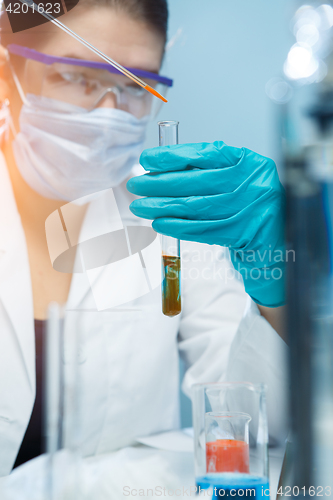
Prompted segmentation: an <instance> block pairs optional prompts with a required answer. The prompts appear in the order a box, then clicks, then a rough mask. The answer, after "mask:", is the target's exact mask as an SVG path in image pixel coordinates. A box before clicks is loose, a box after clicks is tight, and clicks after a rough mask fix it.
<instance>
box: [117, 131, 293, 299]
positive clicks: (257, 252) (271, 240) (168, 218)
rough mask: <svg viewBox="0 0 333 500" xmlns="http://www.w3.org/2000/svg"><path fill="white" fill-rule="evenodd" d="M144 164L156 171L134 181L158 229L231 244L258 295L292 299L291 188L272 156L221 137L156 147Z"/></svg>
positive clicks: (141, 210)
mask: <svg viewBox="0 0 333 500" xmlns="http://www.w3.org/2000/svg"><path fill="white" fill-rule="evenodd" d="M140 163H141V164H142V166H143V167H144V168H145V169H146V170H148V171H149V172H150V173H149V174H146V175H142V176H139V177H134V178H132V179H130V180H129V181H128V183H127V188H128V190H129V191H130V192H131V193H134V194H137V195H140V196H147V198H141V199H138V200H135V201H134V202H133V203H132V204H131V205H130V209H131V211H132V212H133V214H135V215H137V216H139V217H143V218H145V219H155V220H154V222H153V228H154V229H155V231H157V232H158V233H162V234H166V235H168V236H173V237H174V238H178V239H180V240H190V241H198V242H201V243H209V244H211V245H212V244H216V245H222V246H226V247H229V249H230V255H231V259H232V262H233V265H234V267H235V269H237V271H239V272H240V273H241V275H242V276H243V280H244V285H245V289H246V291H247V293H248V294H249V295H250V296H251V297H252V298H253V300H254V301H255V302H257V303H258V304H260V305H264V306H268V307H277V306H280V305H283V304H284V301H285V293H284V279H283V278H284V268H285V252H284V209H285V193H284V189H283V187H282V185H281V183H280V180H279V176H278V173H277V170H276V167H275V164H274V162H273V161H272V160H270V159H269V158H265V157H264V156H260V155H258V154H256V153H254V152H253V151H250V150H248V149H245V148H242V149H238V148H233V147H230V146H227V145H226V144H224V143H223V142H221V141H217V142H213V143H212V144H209V143H199V144H179V145H177V146H165V147H159V148H153V149H148V150H146V151H144V152H143V153H142V155H141V158H140Z"/></svg>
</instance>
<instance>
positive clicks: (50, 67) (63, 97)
mask: <svg viewBox="0 0 333 500" xmlns="http://www.w3.org/2000/svg"><path fill="white" fill-rule="evenodd" d="M7 49H8V52H9V53H10V54H14V55H16V56H20V57H24V58H25V59H27V64H26V67H25V72H24V82H22V84H23V89H24V93H25V94H29V93H31V94H37V95H40V96H43V97H47V98H51V99H56V100H59V101H63V102H66V103H69V104H73V105H74V106H77V107H79V108H82V110H86V111H91V110H93V109H95V108H96V107H98V106H100V105H101V104H102V102H104V101H105V102H106V100H108V102H107V105H109V106H110V107H115V108H118V109H122V110H124V111H127V112H128V113H131V114H132V115H134V116H136V117H137V118H142V117H143V116H147V115H152V116H156V114H157V113H158V111H159V109H160V106H161V104H162V103H161V101H160V100H159V99H157V98H155V97H153V96H152V95H151V94H149V93H148V92H147V91H146V90H144V89H143V88H141V87H140V86H139V85H137V84H135V83H134V82H132V81H131V80H130V79H129V78H127V77H126V76H124V75H122V74H121V73H120V72H119V71H118V70H116V69H115V68H113V67H112V66H110V65H109V64H106V63H102V62H95V61H86V60H83V59H74V58H71V57H57V56H51V55H48V54H43V53H42V52H38V51H37V50H34V49H29V48H27V47H23V46H21V45H15V44H11V45H8V47H7ZM127 69H128V70H130V71H131V72H132V73H134V74H135V75H136V76H138V77H139V78H143V79H144V80H145V82H147V83H148V85H150V86H151V87H153V88H154V89H156V90H157V91H158V92H160V93H161V94H162V95H165V94H166V92H167V90H168V88H169V87H171V86H172V84H173V81H172V80H170V78H167V77H165V76H161V75H158V74H155V73H150V72H149V71H144V70H139V69H135V68H127Z"/></svg>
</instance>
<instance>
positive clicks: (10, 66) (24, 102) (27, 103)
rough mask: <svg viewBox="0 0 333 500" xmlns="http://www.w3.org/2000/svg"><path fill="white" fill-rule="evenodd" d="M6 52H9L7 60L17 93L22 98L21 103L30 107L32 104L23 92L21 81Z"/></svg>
mask: <svg viewBox="0 0 333 500" xmlns="http://www.w3.org/2000/svg"><path fill="white" fill-rule="evenodd" d="M6 52H7V53H6V59H7V62H8V65H9V68H10V71H11V73H12V77H13V80H14V83H15V86H16V89H17V92H18V93H19V96H20V97H21V101H22V102H23V104H26V105H27V106H30V103H29V101H28V99H27V98H26V97H25V93H24V92H23V89H22V85H21V83H20V80H19V79H18V77H17V74H16V72H15V70H14V68H13V65H12V63H11V61H10V57H9V52H8V50H7V51H6Z"/></svg>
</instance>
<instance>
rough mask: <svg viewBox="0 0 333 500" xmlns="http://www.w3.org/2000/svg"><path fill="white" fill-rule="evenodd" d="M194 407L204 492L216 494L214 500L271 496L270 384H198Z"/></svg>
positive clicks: (198, 476) (198, 464)
mask: <svg viewBox="0 0 333 500" xmlns="http://www.w3.org/2000/svg"><path fill="white" fill-rule="evenodd" d="M192 403H193V426H194V446H195V475H196V485H197V488H198V489H199V491H200V489H201V490H202V489H210V490H211V491H212V493H213V498H219V497H220V496H236V498H238V497H239V496H255V497H256V498H258V497H259V498H265V497H267V496H269V493H267V490H268V488H269V480H268V429H267V416H266V388H265V386H264V384H251V383H246V382H244V383H240V382H225V383H223V382H221V383H210V384H195V385H194V386H193V392H192ZM214 467H215V470H214ZM231 490H235V491H233V492H232V494H230V491H231Z"/></svg>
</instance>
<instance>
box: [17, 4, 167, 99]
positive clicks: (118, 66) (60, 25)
mask: <svg viewBox="0 0 333 500" xmlns="http://www.w3.org/2000/svg"><path fill="white" fill-rule="evenodd" d="M20 2H21V3H24V4H26V5H28V7H30V8H31V9H33V11H34V12H38V13H39V14H41V15H42V16H44V17H45V18H46V19H48V20H49V21H50V22H51V23H53V24H54V25H55V26H58V28H60V29H61V30H63V31H64V32H65V33H67V35H70V36H71V37H73V38H75V40H77V41H78V42H80V43H82V45H84V46H85V47H87V48H88V49H89V50H91V51H92V52H94V53H95V54H96V55H98V56H99V57H101V58H102V59H104V61H106V62H108V63H109V64H111V66H113V67H114V68H116V69H117V70H118V71H120V73H122V74H123V75H125V76H127V77H128V78H130V79H131V80H133V82H135V83H137V84H138V85H140V87H143V88H144V89H145V90H147V91H148V92H150V93H151V94H152V95H154V96H156V97H158V98H159V99H161V101H163V102H168V101H167V99H166V98H165V97H163V96H162V95H161V94H160V93H159V92H157V90H155V89H153V88H152V87H151V86H150V85H148V84H147V83H146V82H144V81H143V80H141V78H138V77H137V76H135V75H133V73H131V72H130V71H128V69H126V68H124V66H122V65H121V64H119V63H117V62H116V61H114V60H113V59H111V57H108V56H107V55H105V54H104V52H101V51H100V50H98V49H96V47H94V45H92V44H91V43H89V42H87V40H85V39H84V38H82V37H81V36H80V35H78V34H77V33H75V31H73V30H71V29H69V28H68V27H67V26H66V25H65V24H63V23H61V22H60V21H58V20H57V19H55V18H54V17H53V16H51V14H47V13H46V12H44V9H43V10H42V12H41V11H40V10H39V7H38V5H36V4H35V3H34V2H33V1H32V0H20Z"/></svg>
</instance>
